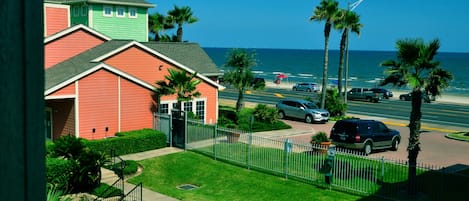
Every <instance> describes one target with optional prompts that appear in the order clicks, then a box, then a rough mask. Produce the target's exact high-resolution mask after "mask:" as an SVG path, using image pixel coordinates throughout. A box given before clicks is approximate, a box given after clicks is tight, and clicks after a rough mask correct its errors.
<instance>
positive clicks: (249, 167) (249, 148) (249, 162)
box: [247, 131, 252, 170]
mask: <svg viewBox="0 0 469 201" xmlns="http://www.w3.org/2000/svg"><path fill="white" fill-rule="evenodd" d="M251 146H252V131H249V134H248V157H247V158H248V161H247V166H248V170H250V169H251Z"/></svg>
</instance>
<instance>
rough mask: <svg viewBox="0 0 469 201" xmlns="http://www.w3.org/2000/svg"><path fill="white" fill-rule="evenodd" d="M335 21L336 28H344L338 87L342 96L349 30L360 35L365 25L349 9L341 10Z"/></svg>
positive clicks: (341, 40) (341, 41)
mask: <svg viewBox="0 0 469 201" xmlns="http://www.w3.org/2000/svg"><path fill="white" fill-rule="evenodd" d="M338 16H340V17H338V18H337V19H336V20H335V21H334V28H335V29H337V30H342V37H341V39H340V59H339V71H338V73H337V75H338V83H337V88H338V89H339V96H340V97H342V75H343V74H344V73H343V71H344V54H345V47H346V46H347V42H348V32H349V30H350V31H352V32H353V33H356V34H357V35H360V28H362V27H363V25H362V24H360V16H358V15H357V14H356V13H355V12H353V11H349V10H344V9H342V10H340V11H339V15H338Z"/></svg>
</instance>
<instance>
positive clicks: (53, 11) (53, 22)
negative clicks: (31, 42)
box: [44, 6, 70, 37]
mask: <svg viewBox="0 0 469 201" xmlns="http://www.w3.org/2000/svg"><path fill="white" fill-rule="evenodd" d="M44 15H45V25H46V27H45V30H44V32H45V33H44V34H45V36H46V37H47V36H50V35H52V34H55V33H57V32H59V31H62V30H64V29H66V28H68V26H69V23H68V22H69V18H70V17H69V10H68V7H67V8H57V7H49V6H46V8H45V13H44Z"/></svg>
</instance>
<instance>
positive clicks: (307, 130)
mask: <svg viewBox="0 0 469 201" xmlns="http://www.w3.org/2000/svg"><path fill="white" fill-rule="evenodd" d="M363 118H367V117H363ZM368 118H369V117H368ZM373 119H375V120H380V121H383V122H385V123H386V122H390V120H389V119H380V118H373ZM284 121H285V122H286V123H287V124H289V125H291V126H292V129H291V132H292V134H288V133H287V131H283V132H284V135H278V136H276V137H277V138H279V139H280V138H285V137H287V138H289V139H291V140H292V141H293V142H296V143H309V141H310V140H311V136H312V135H314V134H315V133H317V132H319V131H324V132H326V133H328V134H329V133H330V130H331V128H332V126H333V125H334V122H328V123H326V124H307V123H304V122H301V121H296V120H284ZM403 125H404V124H403V122H395V123H392V124H389V123H388V127H389V128H392V129H396V130H398V131H399V132H400V134H401V143H400V145H399V150H398V151H390V150H382V151H375V152H373V153H372V154H370V155H369V157H373V158H381V157H384V158H385V159H392V160H407V150H406V148H407V144H408V138H409V128H408V127H405V126H403ZM422 127H423V128H424V129H422V134H421V135H420V142H421V149H422V151H421V152H420V153H419V155H418V159H417V161H418V162H419V163H422V164H426V165H435V166H451V165H456V164H465V165H469V157H468V156H467V151H468V150H469V142H463V141H457V140H452V139H448V138H446V137H445V135H446V134H447V133H444V132H441V131H438V129H435V130H434V129H427V130H426V129H425V128H426V127H425V126H422ZM432 127H436V126H435V125H433V126H432ZM295 133H296V134H295ZM273 137H275V136H273Z"/></svg>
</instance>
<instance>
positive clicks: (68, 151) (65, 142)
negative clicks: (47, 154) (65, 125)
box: [51, 135, 85, 159]
mask: <svg viewBox="0 0 469 201" xmlns="http://www.w3.org/2000/svg"><path fill="white" fill-rule="evenodd" d="M84 148H85V145H84V144H83V142H82V139H80V138H76V137H75V136H69V135H66V136H62V137H60V138H58V139H57V140H55V142H54V146H52V152H51V154H52V156H53V157H58V156H63V157H65V158H68V159H76V158H78V156H79V155H80V154H81V152H82V151H83V149H84Z"/></svg>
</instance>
